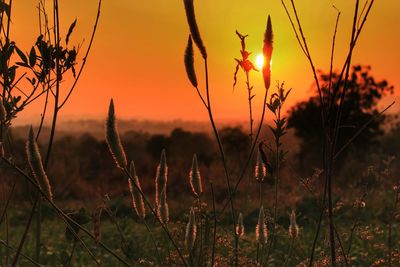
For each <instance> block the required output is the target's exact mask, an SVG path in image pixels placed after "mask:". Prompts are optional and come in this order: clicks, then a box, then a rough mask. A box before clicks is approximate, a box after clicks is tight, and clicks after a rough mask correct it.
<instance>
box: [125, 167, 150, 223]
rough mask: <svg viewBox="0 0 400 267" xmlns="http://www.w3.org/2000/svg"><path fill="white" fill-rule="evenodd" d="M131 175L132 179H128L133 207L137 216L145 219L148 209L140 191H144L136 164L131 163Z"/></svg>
mask: <svg viewBox="0 0 400 267" xmlns="http://www.w3.org/2000/svg"><path fill="white" fill-rule="evenodd" d="M130 174H131V177H132V178H128V185H129V191H130V193H131V198H132V205H133V209H134V210H135V212H136V214H137V215H138V216H139V217H140V218H142V219H144V218H145V217H146V208H145V205H144V201H143V196H142V195H141V194H140V191H139V190H142V187H141V186H140V181H139V177H138V176H137V175H136V170H135V164H134V163H133V161H131V165H130ZM135 184H136V186H135Z"/></svg>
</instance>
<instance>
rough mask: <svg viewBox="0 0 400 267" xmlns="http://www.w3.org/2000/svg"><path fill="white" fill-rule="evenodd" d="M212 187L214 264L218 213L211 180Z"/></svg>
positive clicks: (212, 258)
mask: <svg viewBox="0 0 400 267" xmlns="http://www.w3.org/2000/svg"><path fill="white" fill-rule="evenodd" d="M210 187H211V196H212V206H213V214H214V235H213V245H212V253H211V266H214V262H215V244H216V240H217V213H216V211H215V195H214V187H213V184H212V183H211V182H210Z"/></svg>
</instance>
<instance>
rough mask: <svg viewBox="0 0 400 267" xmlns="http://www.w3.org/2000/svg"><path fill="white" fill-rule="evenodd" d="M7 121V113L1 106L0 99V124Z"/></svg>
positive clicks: (1, 100)
mask: <svg viewBox="0 0 400 267" xmlns="http://www.w3.org/2000/svg"><path fill="white" fill-rule="evenodd" d="M6 119H7V111H6V108H5V107H4V104H3V99H1V98H0V122H5V121H6Z"/></svg>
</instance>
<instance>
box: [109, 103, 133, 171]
mask: <svg viewBox="0 0 400 267" xmlns="http://www.w3.org/2000/svg"><path fill="white" fill-rule="evenodd" d="M106 141H107V144H108V148H109V149H110V152H111V155H112V156H113V158H114V161H115V164H116V165H117V167H118V168H120V169H124V168H126V167H127V165H128V162H127V160H126V155H125V151H124V148H123V147H122V144H121V139H120V137H119V134H118V129H117V126H116V121H115V111H114V101H113V99H111V101H110V107H109V109H108V117H107V121H106Z"/></svg>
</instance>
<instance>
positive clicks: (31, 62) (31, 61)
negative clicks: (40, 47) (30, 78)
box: [29, 47, 36, 68]
mask: <svg viewBox="0 0 400 267" xmlns="http://www.w3.org/2000/svg"><path fill="white" fill-rule="evenodd" d="M35 64H36V51H35V47H32V49H31V52H30V53H29V65H30V66H31V67H32V68H33V67H34V66H35Z"/></svg>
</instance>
